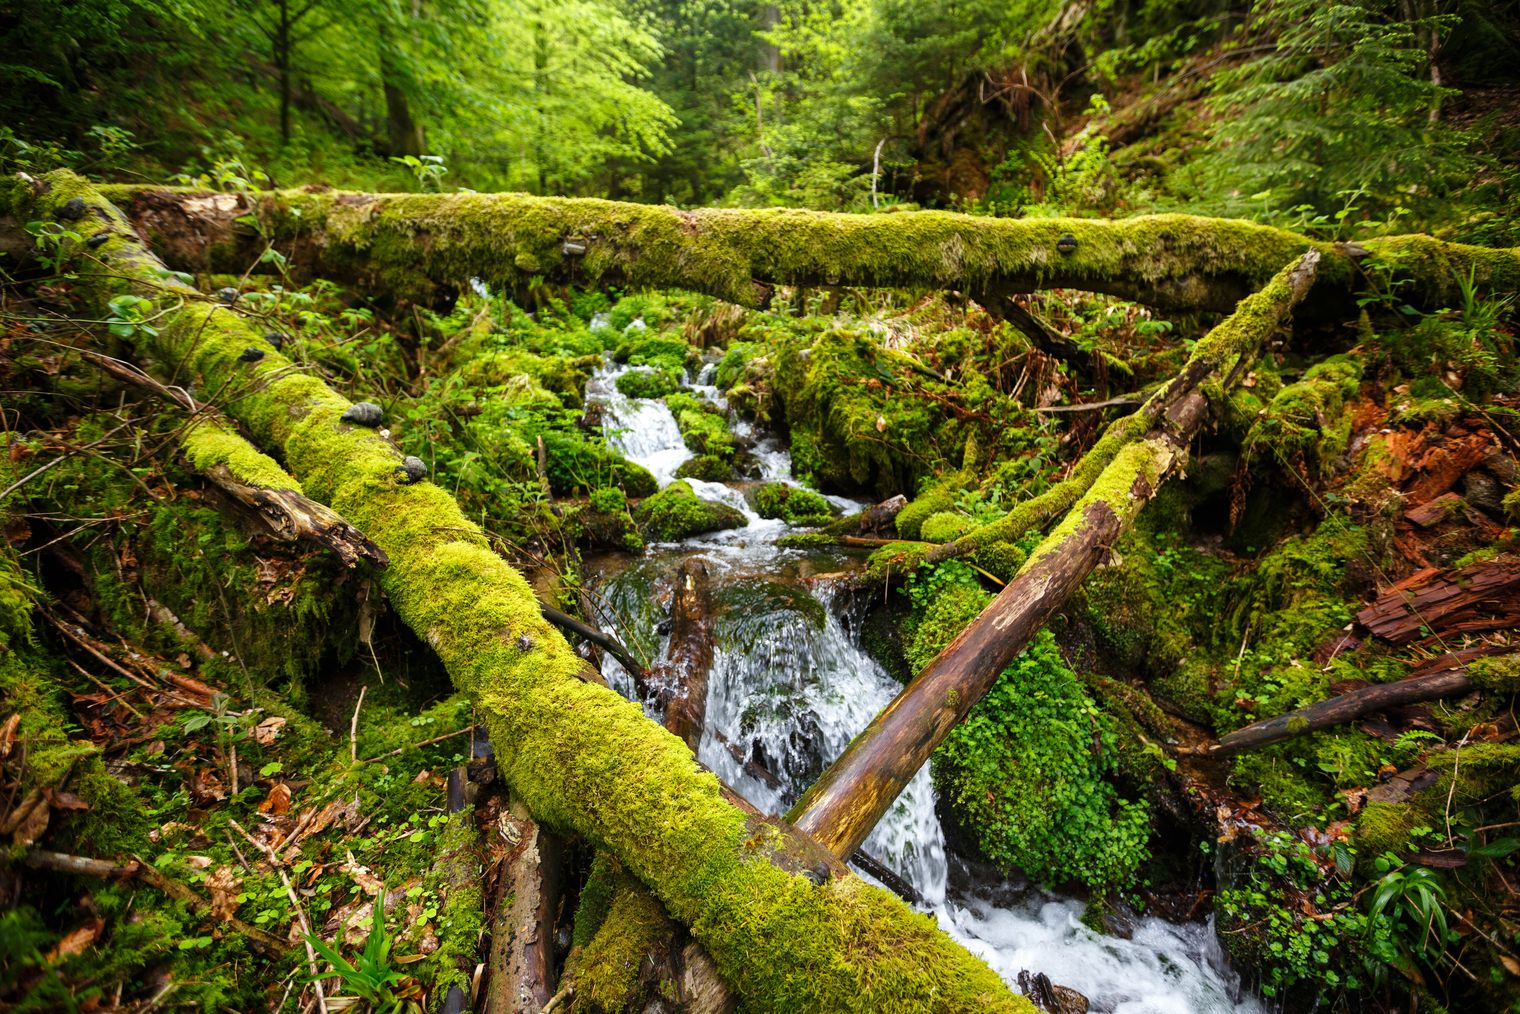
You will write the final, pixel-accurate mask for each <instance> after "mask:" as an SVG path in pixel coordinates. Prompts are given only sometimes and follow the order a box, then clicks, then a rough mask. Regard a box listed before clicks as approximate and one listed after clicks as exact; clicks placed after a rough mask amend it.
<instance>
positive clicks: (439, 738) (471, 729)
mask: <svg viewBox="0 0 1520 1014" xmlns="http://www.w3.org/2000/svg"><path fill="white" fill-rule="evenodd" d="M474 731H475V726H473V725H468V726H465V727H464V728H463V729H455V730H454V731H453V732H446V733H444V734H443V735H442V736H434V737H433V738H432V739H425V740H423V741H422V742H421V743H409V744H407V745H406V746H398V747H396V749H394V750H390V751H388V752H386V753H381V754H376V755H375V756H373V757H366V758H364V763H366V764H373V763H374V762H375V761H378V760H385V758H387V757H396V756H398V755H400V754H404V753H406V752H407V751H408V750H420V749H421V748H422V747H425V746H432V745H433V744H434V743H442V742H443V741H444V740H446V739H453V738H454V737H455V736H462V735H464V734H465V733H467V732H474Z"/></svg>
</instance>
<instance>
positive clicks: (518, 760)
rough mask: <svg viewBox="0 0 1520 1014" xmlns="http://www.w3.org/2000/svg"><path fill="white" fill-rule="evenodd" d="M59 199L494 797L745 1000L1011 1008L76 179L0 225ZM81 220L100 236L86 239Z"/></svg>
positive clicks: (32, 194) (449, 501)
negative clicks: (640, 695)
mask: <svg viewBox="0 0 1520 1014" xmlns="http://www.w3.org/2000/svg"><path fill="white" fill-rule="evenodd" d="M74 198H78V199H82V200H83V201H84V203H85V204H86V205H87V207H88V215H87V218H86V220H85V221H84V222H83V223H82V224H81V226H80V227H79V232H80V233H81V239H82V240H83V241H84V242H82V243H80V244H73V243H71V244H70V246H69V249H68V250H67V251H66V252H67V253H68V254H69V255H70V256H73V257H75V258H76V259H77V263H78V272H77V280H76V281H75V282H74V292H75V294H76V295H77V296H78V297H80V298H82V299H83V300H84V301H86V302H88V303H90V304H91V305H92V306H94V307H95V308H96V309H97V310H98V309H99V308H101V307H103V305H104V304H105V303H106V302H107V301H108V300H109V298H110V297H112V296H114V295H116V294H118V293H120V292H123V291H131V292H135V293H137V294H140V295H144V296H147V297H149V298H153V299H155V300H156V301H157V302H158V309H159V311H161V316H160V317H159V320H158V324H159V328H158V331H157V333H156V334H148V333H145V332H144V331H142V330H141V329H140V330H139V331H138V332H137V333H136V334H135V335H134V336H133V338H132V341H133V342H135V343H136V344H137V346H138V347H139V349H140V350H141V351H142V352H144V353H152V355H153V357H154V358H155V359H156V360H157V361H159V362H174V363H179V364H181V368H182V369H183V370H184V371H186V372H187V373H189V374H193V375H196V376H198V377H199V378H200V382H201V389H202V390H219V391H222V392H224V393H225V396H226V399H227V409H228V411H229V413H230V414H231V415H232V416H233V417H235V418H236V419H237V420H238V422H239V423H241V424H242V425H243V426H245V427H247V429H248V431H249V433H250V434H251V435H252V437H253V439H254V440H255V441H257V442H258V443H259V444H260V445H262V446H264V447H267V448H273V449H278V451H279V452H280V454H281V455H282V457H283V458H284V461H285V463H286V465H287V466H288V467H289V468H290V470H291V471H292V472H293V473H294V474H296V475H298V476H299V477H300V478H301V482H302V485H303V486H304V488H305V490H306V492H307V494H308V495H309V496H312V497H313V498H315V499H318V500H320V501H325V502H326V503H327V504H328V506H330V507H332V508H333V509H335V510H337V511H338V512H339V513H340V514H342V515H343V516H344V517H346V518H348V519H350V520H351V521H352V522H353V523H354V524H355V525H356V526H357V527H358V528H359V529H360V530H362V531H363V532H365V534H366V535H368V536H369V537H370V538H371V539H373V540H374V542H375V544H376V545H378V546H379V547H380V548H381V549H382V550H384V551H385V552H386V554H387V555H388V556H389V558H390V561H391V562H390V566H389V567H388V568H387V569H386V570H385V571H384V572H383V574H382V576H381V581H382V584H383V586H384V588H385V590H386V592H387V594H388V595H389V597H390V601H391V603H392V605H393V606H394V608H395V610H396V613H397V615H398V616H399V617H400V618H401V619H402V620H403V622H405V623H407V624H408V625H409V626H410V627H411V628H412V629H413V630H415V631H417V633H418V634H419V635H420V636H421V637H423V638H424V639H425V640H426V641H427V642H428V643H429V644H430V645H431V646H432V647H433V648H434V650H435V651H436V652H437V653H438V656H439V658H440V660H441V661H442V662H443V664H444V666H445V668H446V669H447V670H448V672H449V674H450V676H451V677H452V679H453V681H454V683H455V685H456V686H457V687H459V688H460V689H461V690H463V691H465V692H467V693H469V694H470V695H471V697H472V698H473V699H474V701H475V704H476V706H477V707H478V708H479V710H480V713H481V715H482V719H483V722H484V724H485V725H486V727H487V728H488V730H489V732H490V735H491V740H492V742H493V743H494V744H496V746H497V750H498V752H497V763H498V767H499V770H500V771H501V774H502V776H503V778H504V779H505V781H506V782H507V783H508V784H509V785H510V786H511V787H512V789H513V792H514V794H515V795H516V796H517V797H519V798H521V799H522V800H523V801H524V802H525V803H526V805H527V807H528V809H529V810H530V811H531V812H532V813H533V815H534V817H535V818H536V819H537V820H539V821H540V822H542V823H544V824H545V825H547V826H550V827H552V828H554V829H556V830H559V831H562V832H567V833H574V834H579V835H582V836H583V837H585V838H586V839H587V840H589V841H590V842H592V843H593V844H594V845H596V846H598V847H600V848H603V849H605V850H607V851H608V852H609V853H611V854H612V855H615V856H616V857H617V858H618V859H619V861H620V862H621V863H622V864H623V865H624V867H625V868H626V869H628V870H629V871H630V872H631V873H633V874H634V875H635V876H636V877H637V878H638V879H639V880H640V881H642V882H643V883H644V884H645V885H647V886H648V887H649V888H650V889H651V891H652V892H653V894H654V895H655V896H656V897H657V898H658V899H659V901H660V902H661V903H662V904H663V905H664V907H665V909H666V910H667V911H668V912H669V914H670V915H671V916H672V917H673V918H675V919H677V920H678V921H680V922H681V923H682V924H684V925H686V926H688V927H690V929H691V932H692V935H693V937H694V938H695V939H696V940H698V941H699V942H700V943H702V944H703V946H704V947H705V948H706V950H707V951H708V953H709V954H710V955H711V956H712V958H713V961H714V962H715V964H716V965H717V967H718V969H719V971H720V974H721V975H722V977H723V979H724V980H725V981H726V982H727V983H728V984H729V985H730V986H731V987H732V988H733V989H734V991H735V992H736V993H737V994H738V996H739V997H740V999H741V1001H742V1002H743V1004H744V1005H745V1007H746V1008H747V1009H752V1010H771V1011H801V1010H820V1011H822V1010H840V1009H869V1010H874V1011H910V1010H911V1011H919V1010H926V1009H934V1010H939V1011H946V1012H949V1011H1029V1010H1030V1007H1029V1004H1028V1001H1027V1000H1025V999H1023V998H1021V997H1018V996H1016V995H1015V994H1014V993H1013V992H1012V991H1011V990H1010V989H1009V988H1008V987H1007V985H1006V984H1004V983H1003V982H1002V980H1001V979H999V978H998V976H997V975H996V974H995V973H993V972H992V970H991V969H990V968H988V967H987V966H986V965H985V964H984V963H983V962H981V961H980V960H978V959H977V958H975V957H973V956H972V955H971V954H970V953H969V952H968V951H966V950H965V949H964V948H963V947H961V946H960V945H959V944H957V943H955V942H954V941H952V940H951V939H950V938H949V937H947V936H945V935H944V934H943V933H942V932H941V931H940V930H939V928H938V927H937V926H936V925H935V923H934V921H933V920H932V919H930V918H929V917H927V916H923V915H920V914H917V913H914V912H912V911H911V910H910V909H908V908H907V907H906V906H905V905H903V903H902V902H901V901H899V900H898V899H897V898H894V897H892V896H891V895H890V894H888V893H887V892H885V891H882V890H879V889H877V888H874V887H871V886H869V885H867V884H865V883H864V882H863V881H861V880H860V879H858V878H856V877H853V876H850V875H848V873H847V872H845V870H844V867H843V864H842V863H840V862H838V860H837V859H834V858H833V857H832V856H830V855H829V854H828V853H826V852H825V851H824V850H822V849H820V848H818V847H817V846H816V844H814V843H811V842H809V841H808V840H807V839H806V838H805V837H804V836H802V835H800V834H798V833H797V832H796V831H795V829H792V828H790V827H788V826H787V825H785V824H784V823H782V822H777V821H767V820H764V819H762V818H760V817H758V816H756V815H754V814H752V813H746V812H745V811H744V810H742V809H740V808H739V807H738V806H737V805H735V804H734V803H733V802H731V801H729V800H728V799H727V798H726V797H725V796H724V794H723V791H722V787H721V786H720V784H719V782H718V780H717V778H715V777H714V776H713V775H712V774H711V773H710V772H708V771H705V770H703V769H702V768H701V767H700V766H699V765H698V764H697V763H696V760H695V758H694V757H693V756H692V754H691V751H690V750H689V749H688V748H687V747H686V745H685V744H684V743H682V742H681V741H680V740H678V739H677V738H676V737H674V736H672V735H670V734H669V733H668V732H666V731H665V730H663V729H661V728H659V727H658V726H656V725H655V724H654V723H651V722H649V721H648V720H646V719H645V718H644V716H643V714H642V712H641V710H640V708H639V707H638V706H637V705H636V704H634V703H632V702H629V701H626V700H624V699H622V698H621V697H619V696H618V695H617V694H616V693H614V692H612V691H611V690H608V689H606V688H605V687H602V686H598V685H596V684H594V683H592V682H588V681H586V680H583V679H581V678H579V676H578V674H579V673H580V672H581V671H582V667H583V666H584V662H583V661H582V660H581V659H580V658H579V657H578V656H577V655H576V654H575V653H574V651H572V650H571V648H570V646H569V645H568V644H567V643H566V642H565V640H564V638H563V637H561V636H560V635H559V633H558V632H557V631H556V630H555V629H554V628H553V627H552V626H550V625H549V624H548V623H547V622H546V621H545V620H544V619H543V618H542V617H541V616H540V613H539V609H538V604H537V602H536V601H535V599H534V596H533V593H532V590H531V588H530V587H529V586H528V584H527V582H526V581H525V580H524V579H523V578H522V576H521V575H520V574H518V573H517V572H516V571H515V570H513V569H512V568H511V567H510V566H509V565H508V564H507V563H506V562H505V561H504V560H502V559H501V558H500V557H499V556H497V555H496V554H495V553H494V552H492V550H491V548H490V544H489V541H488V540H487V539H486V537H485V535H484V534H483V533H482V532H481V531H480V529H479V528H478V527H477V526H476V525H474V524H473V523H472V522H471V521H470V520H469V519H468V518H467V517H465V516H464V514H463V513H462V512H461V511H460V509H459V506H458V504H457V503H456V502H455V501H454V499H453V498H452V497H451V496H449V495H448V493H446V492H445V491H444V490H441V489H439V488H438V487H437V486H435V485H433V484H432V483H429V482H425V481H422V482H413V483H408V482H403V481H401V480H400V479H399V478H398V476H397V465H398V462H399V458H400V455H399V452H397V451H396V449H395V448H394V447H392V446H391V445H390V444H388V443H387V442H386V441H385V440H384V439H382V438H381V437H380V436H379V435H378V434H377V433H375V432H374V431H372V430H369V429H365V428H362V427H353V426H349V425H348V424H344V423H341V422H340V419H341V417H342V415H343V413H344V412H346V411H347V410H348V409H349V407H350V403H349V402H348V400H347V399H345V398H343V397H341V396H340V395H338V394H337V393H336V392H334V391H333V390H332V389H331V388H329V387H328V386H327V385H326V384H325V383H324V382H323V381H322V380H321V379H320V378H318V377H315V376H312V375H310V374H303V373H299V372H296V371H294V370H292V369H291V368H290V363H289V361H288V360H287V359H285V357H284V356H283V355H282V354H281V353H280V352H278V351H274V352H271V353H269V354H267V355H266V356H264V357H263V358H262V359H261V360H259V361H258V362H256V363H251V364H250V363H244V362H242V361H241V360H240V356H241V354H242V352H243V350H244V349H246V348H247V347H248V346H249V345H250V342H251V340H252V336H253V334H254V332H253V331H252V330H251V329H250V327H249V326H248V324H247V322H245V321H244V320H243V318H241V317H240V316H239V315H238V314H237V313H236V312H235V311H233V310H231V309H229V308H227V307H224V306H219V305H212V304H208V303H207V302H205V301H204V300H203V299H201V298H200V297H199V296H198V295H197V294H196V293H194V292H193V291H192V290H190V289H189V288H188V287H187V286H184V285H182V284H180V283H178V282H176V281H175V280H174V278H173V277H172V275H170V274H169V272H168V271H167V269H165V268H164V266H163V265H162V263H161V262H159V261H158V260H157V258H155V257H154V256H153V255H152V254H151V253H150V252H149V251H148V250H147V249H146V248H145V247H143V246H142V245H141V244H140V243H139V242H137V240H136V239H135V237H132V236H130V235H129V230H128V229H127V228H126V223H125V221H124V220H123V218H122V216H121V214H120V212H118V211H117V210H116V209H115V208H114V207H112V206H111V205H110V204H109V203H107V202H106V201H105V200H104V199H103V198H101V197H100V196H99V194H98V192H96V191H94V190H93V189H92V188H90V187H89V186H88V185H87V184H85V183H84V182H83V181H82V180H81V179H79V178H78V177H77V176H74V175H73V174H71V173H67V172H57V173H52V174H49V175H48V176H47V177H45V178H44V179H42V180H31V179H25V178H18V177H13V178H11V179H9V180H5V181H3V182H0V219H8V220H9V221H11V222H16V221H21V222H24V221H28V220H32V219H35V218H38V217H43V216H45V215H48V214H50V213H51V212H52V211H53V210H54V209H56V208H57V207H59V206H60V205H62V204H63V203H65V202H66V201H68V200H70V199H74ZM662 213H665V214H669V212H662ZM3 231H4V230H3V228H0V232H3ZM102 232H108V233H109V234H110V235H109V237H108V239H107V240H106V242H105V243H103V244H100V245H99V246H93V247H92V246H89V245H88V241H89V240H90V239H91V238H93V236H94V235H98V234H100V233H102ZM397 240H398V242H399V236H398V237H397ZM417 249H418V250H425V249H426V243H425V242H419V244H418V247H417ZM102 256H104V257H108V258H109V263H108V265H107V266H104V267H103V266H102V265H101V264H100V258H101V257H102ZM591 259H592V258H591V257H590V256H589V255H588V257H587V258H586V260H588V261H589V260H591ZM804 874H809V875H804ZM818 880H823V883H821V884H820V883H818V882H817V881H818Z"/></svg>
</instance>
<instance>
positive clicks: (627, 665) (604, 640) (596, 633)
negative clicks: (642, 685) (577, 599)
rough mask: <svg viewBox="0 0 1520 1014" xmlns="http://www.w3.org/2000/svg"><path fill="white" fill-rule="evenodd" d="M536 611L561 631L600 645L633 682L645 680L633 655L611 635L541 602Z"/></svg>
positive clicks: (640, 667) (641, 669)
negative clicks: (566, 631) (625, 670)
mask: <svg viewBox="0 0 1520 1014" xmlns="http://www.w3.org/2000/svg"><path fill="white" fill-rule="evenodd" d="M538 611H539V612H540V613H542V614H543V617H544V619H546V620H548V621H549V622H550V623H552V624H554V625H555V626H556V627H559V628H560V629H561V630H568V631H570V632H571V633H572V634H576V635H577V636H579V637H583V638H585V639H586V640H588V641H590V642H591V643H592V644H596V645H600V646H601V648H602V649H603V650H604V651H606V652H607V654H609V655H611V656H612V657H613V658H615V659H617V660H618V662H619V663H620V664H621V665H622V667H623V668H624V669H627V670H628V673H629V675H631V676H632V677H633V678H634V681H635V682H641V681H642V680H643V679H644V678H645V677H644V666H642V665H640V664H639V662H638V661H637V660H636V659H635V658H634V657H633V653H632V652H631V651H629V650H628V649H627V648H626V647H624V646H623V644H622V642H621V641H619V640H618V639H617V638H615V637H613V636H612V635H611V634H608V633H606V632H605V631H601V630H598V629H597V628H596V627H593V626H591V625H590V624H587V623H582V622H581V621H580V620H577V619H576V618H575V617H573V616H568V615H566V614H565V613H562V612H560V611H559V610H558V609H555V608H554V607H553V606H546V605H544V604H543V603H542V602H540V603H539V604H538Z"/></svg>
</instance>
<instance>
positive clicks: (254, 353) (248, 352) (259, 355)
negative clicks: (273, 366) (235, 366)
mask: <svg viewBox="0 0 1520 1014" xmlns="http://www.w3.org/2000/svg"><path fill="white" fill-rule="evenodd" d="M263 358H264V350H263V349H261V348H256V347H255V346H253V345H250V346H248V347H247V348H246V349H244V350H243V354H242V355H240V356H238V362H240V363H256V362H258V361H259V360H260V359H263Z"/></svg>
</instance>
